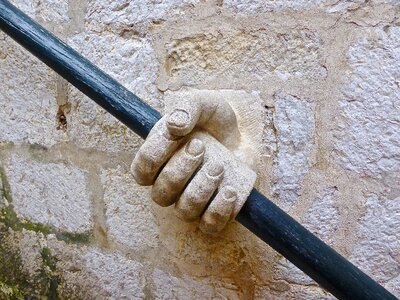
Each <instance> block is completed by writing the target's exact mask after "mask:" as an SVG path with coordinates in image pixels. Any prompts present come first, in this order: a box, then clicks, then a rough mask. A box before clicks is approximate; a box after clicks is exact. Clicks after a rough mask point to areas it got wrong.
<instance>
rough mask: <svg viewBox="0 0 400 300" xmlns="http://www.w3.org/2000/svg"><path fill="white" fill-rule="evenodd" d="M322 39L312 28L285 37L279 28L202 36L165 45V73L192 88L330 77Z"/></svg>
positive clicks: (172, 82)
mask: <svg viewBox="0 0 400 300" xmlns="http://www.w3.org/2000/svg"><path fill="white" fill-rule="evenodd" d="M321 43H322V41H321V39H320V37H319V36H318V35H317V34H316V33H315V32H312V31H310V30H308V29H294V30H291V31H290V32H287V33H284V34H281V33H279V32H275V31H274V30H265V29H259V30H254V31H243V30H242V31H237V32H226V33H225V32H218V33H202V34H196V35H190V36H186V37H183V38H179V39H175V40H173V41H172V42H171V43H168V44H167V45H166V48H167V54H166V58H165V61H166V63H165V73H166V76H168V77H169V79H168V81H169V84H172V85H174V84H177V83H178V84H182V83H184V84H185V85H193V84H200V83H204V82H212V81H213V80H216V79H217V78H219V77H221V76H224V77H227V78H235V77H236V76H238V75H237V74H240V75H241V76H242V77H244V78H245V77H251V78H256V79H260V78H263V77H266V76H271V75H276V76H278V77H279V78H281V79H283V80H286V79H288V78H290V77H306V78H320V77H325V76H326V69H325V67H323V62H322V58H321V57H322V56H321V52H320V51H321V50H320V48H321Z"/></svg>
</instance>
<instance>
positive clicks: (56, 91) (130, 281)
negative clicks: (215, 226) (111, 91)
mask: <svg viewBox="0 0 400 300" xmlns="http://www.w3.org/2000/svg"><path fill="white" fill-rule="evenodd" d="M13 2H14V3H15V4H16V5H17V6H18V7H20V8H21V9H22V10H24V11H25V12H26V13H28V14H29V15H30V16H31V17H33V18H35V19H36V20H37V21H38V22H40V23H41V24H42V25H44V26H45V27H46V28H48V29H50V30H51V31H53V32H55V33H56V34H57V35H58V36H60V37H61V38H62V39H63V40H64V41H66V42H67V43H68V44H70V45H72V46H73V47H74V48H75V49H77V50H78V51H79V52H82V53H83V54H84V55H85V56H87V57H88V58H89V59H90V60H92V61H93V62H94V63H95V64H97V65H99V66H100V67H101V68H102V69H104V70H106V71H107V72H108V73H110V74H111V75H112V76H113V77H115V78H116V79H117V80H118V81H120V82H121V83H123V84H124V85H125V86H126V87H127V88H128V89H130V90H132V91H133V92H135V93H136V94H138V95H139V96H140V97H141V98H143V99H144V100H145V101H146V102H147V103H149V104H151V105H153V106H154V107H156V108H157V109H159V110H160V111H161V110H163V109H164V106H166V107H167V104H166V101H167V100H168V99H167V98H174V97H175V95H176V93H177V90H179V89H180V88H184V89H185V90H189V91H190V90H191V89H197V90H210V91H213V90H215V91H218V93H221V95H223V96H221V97H223V98H229V99H230V100H234V99H238V98H240V99H241V100H242V101H238V107H239V108H241V107H245V108H246V109H248V110H250V111H254V112H257V114H255V113H254V115H253V116H252V115H250V117H252V120H253V122H254V123H255V124H257V126H256V127H254V128H253V127H251V126H248V125H244V127H246V129H248V130H249V131H252V132H254V133H256V134H255V135H256V138H255V139H254V143H255V144H257V147H258V149H259V152H260V153H259V154H260V158H259V161H258V162H257V170H258V172H259V176H258V182H257V188H258V189H259V190H260V191H261V192H262V193H264V194H265V195H266V196H268V197H269V198H270V199H272V200H273V201H275V202H276V203H277V204H279V205H280V206H282V207H283V208H284V209H285V210H287V211H288V212H289V213H290V214H291V215H292V216H293V217H294V218H296V219H297V220H299V221H300V222H301V223H303V224H304V225H305V226H306V227H307V228H309V229H310V230H311V231H312V232H314V233H315V234H316V235H318V236H319V237H321V238H322V239H324V240H325V241H326V242H327V243H329V244H330V245H332V246H333V247H334V248H335V249H337V250H338V251H339V252H340V253H341V254H342V255H344V256H345V257H347V258H349V259H350V260H352V261H353V262H354V263H356V264H357V265H358V266H359V267H360V268H361V269H363V270H365V271H366V272H367V273H368V274H369V275H371V276H372V277H373V278H374V279H376V280H378V281H379V282H380V283H382V284H383V285H384V286H385V287H386V288H387V289H389V290H390V291H392V292H393V293H394V294H395V295H396V296H397V297H400V290H399V286H400V275H399V274H400V273H399V270H400V260H399V252H400V246H399V243H398V241H399V240H400V231H399V230H398V228H399V226H400V224H399V222H400V221H399V215H400V211H399V205H398V203H400V198H399V195H400V188H399V182H400V157H399V153H400V144H399V141H400V136H399V132H400V128H399V125H400V120H399V116H400V107H399V103H400V83H399V78H400V74H399V70H400V65H399V61H400V54H399V49H400V40H399V36H400V30H399V26H398V16H399V15H400V5H399V4H400V2H399V1H398V0H371V1H366V0H354V1H352V0H340V1H336V0H326V1H324V0H310V1H306V0H301V1H289V0H287V1H285V0H279V1H259V0H254V1H239V0H225V1H220V0H215V1H214V0H212V1H208V0H207V1H197V0H182V1H172V0H171V1H144V0H137V1H125V0H117V1H108V0H107V1H100V0H68V1H66V0H60V1H55V0H40V1H39V0H13ZM0 78H1V82H0V91H1V92H0V106H1V109H0V120H1V122H0V173H1V176H2V180H1V184H2V185H3V187H2V188H1V187H0V191H1V192H2V193H3V194H4V196H5V197H6V199H7V202H6V203H5V204H6V205H3V206H2V207H1V205H2V204H1V203H4V202H2V200H0V210H1V212H0V298H1V299H2V298H5V299H7V298H11V296H13V297H14V298H16V299H18V298H24V297H25V298H38V299H41V298H49V294H52V295H57V296H58V297H59V298H66V299H100V300H101V299H132V298H134V299H135V297H136V298H138V299H174V298H175V299H198V298H199V299H208V298H216V299H224V298H225V299H226V298H228V299H296V300H297V299H304V300H306V299H307V300H308V299H332V296H331V295H329V294H328V293H326V292H324V291H323V290H322V289H321V288H319V287H318V286H317V285H316V284H315V283H314V282H312V280H310V279H309V278H308V277H307V276H306V275H304V274H302V272H300V271H299V270H297V269H296V268H295V267H294V266H293V265H292V264H291V263H290V262H288V261H287V260H285V259H284V258H283V257H281V256H280V255H278V254H276V253H275V252H274V251H273V250H272V249H271V248H269V247H267V246H265V245H264V243H262V242H261V241H260V240H259V239H257V238H256V237H254V236H253V235H252V234H250V233H249V232H248V231H247V230H246V229H244V228H243V227H242V226H240V225H239V224H237V223H235V222H234V223H232V224H229V225H228V226H227V228H226V229H225V230H224V231H223V232H222V233H220V234H218V235H217V236H208V235H205V234H203V233H201V232H200V231H199V230H198V229H196V228H197V225H198V224H196V223H193V224H186V223H184V222H182V221H180V220H179V219H177V218H176V216H175V213H174V210H173V208H159V207H157V206H156V205H154V204H152V202H151V199H150V196H149V190H148V189H147V188H141V187H139V186H138V185H137V184H136V183H135V182H133V179H132V178H131V176H130V174H129V173H128V170H129V165H130V164H131V162H132V159H133V157H134V155H135V152H136V150H137V149H138V147H139V146H140V144H141V143H142V141H141V140H140V139H139V138H138V137H137V136H136V135H135V134H133V133H131V132H129V130H127V129H126V128H125V127H124V126H122V125H121V124H119V123H118V122H117V121H116V120H115V119H114V118H113V117H111V116H109V115H108V114H107V113H106V112H104V111H103V110H102V109H101V108H99V107H98V106H97V105H95V104H94V103H92V102H91V101H90V100H89V99H87V98H86V97H84V96H83V95H82V94H81V93H80V92H78V91H77V90H75V89H74V88H72V87H71V86H70V85H68V84H66V83H65V82H64V81H63V80H61V79H60V78H59V76H57V75H56V74H54V72H52V71H50V70H49V69H48V68H47V67H45V66H44V65H43V64H42V63H40V62H39V61H38V60H36V59H35V58H33V57H32V56H31V55H29V54H27V53H26V52H25V51H24V50H23V49H22V48H21V47H20V46H18V45H17V44H16V43H15V42H13V41H12V40H11V39H10V38H8V37H6V36H5V34H4V33H0ZM247 124H250V123H247ZM8 186H9V187H10V191H9V190H8ZM0 199H1V196H0ZM53 233H55V235H54V234H53ZM62 240H65V241H68V243H66V242H64V241H62ZM4 295H6V296H4ZM54 298H55V297H54Z"/></svg>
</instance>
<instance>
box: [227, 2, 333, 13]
mask: <svg viewBox="0 0 400 300" xmlns="http://www.w3.org/2000/svg"><path fill="white" fill-rule="evenodd" d="M326 1H327V0H297V1H291V0H266V1H263V0H252V1H243V0H225V1H223V4H224V7H226V8H229V9H231V10H233V11H235V12H240V13H247V14H258V13H265V12H271V11H276V10H282V9H295V10H300V9H307V8H310V7H315V6H318V5H319V4H321V3H324V2H326Z"/></svg>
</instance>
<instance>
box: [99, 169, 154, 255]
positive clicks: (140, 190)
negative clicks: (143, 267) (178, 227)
mask: <svg viewBox="0 0 400 300" xmlns="http://www.w3.org/2000/svg"><path fill="white" fill-rule="evenodd" d="M101 181H102V183H103V185H104V201H105V208H106V212H105V214H106V224H107V228H108V232H109V234H110V237H111V239H112V240H114V241H115V242H118V243H120V244H123V245H126V246H128V247H130V248H134V249H135V251H140V250H142V252H145V251H146V250H147V251H148V250H149V249H150V248H154V247H157V245H158V228H157V223H156V220H155V219H154V216H153V214H152V212H151V210H150V204H151V202H150V201H151V200H150V199H149V198H150V196H149V189H148V188H146V187H141V186H140V185H138V184H137V183H136V182H134V181H133V180H132V175H131V174H130V172H128V171H126V170H125V171H124V170H122V169H121V167H119V168H116V169H108V170H103V171H102V173H101Z"/></svg>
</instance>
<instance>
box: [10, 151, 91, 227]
mask: <svg viewBox="0 0 400 300" xmlns="http://www.w3.org/2000/svg"><path fill="white" fill-rule="evenodd" d="M5 169H6V174H7V176H8V178H9V181H10V186H11V192H12V196H13V206H14V209H15V211H16V213H17V214H18V215H19V216H20V217H22V218H24V219H28V220H30V221H33V222H38V223H43V224H46V225H52V226H54V227H56V228H58V229H61V230H66V231H71V232H78V233H81V232H84V231H87V230H90V229H91V226H92V212H91V209H90V201H89V194H88V191H87V188H86V178H85V173H84V172H83V171H82V170H80V169H78V168H76V167H73V166H70V165H68V164H63V163H41V162H36V161H34V160H30V159H28V158H25V157H22V156H20V155H13V156H12V157H11V158H10V160H9V161H8V162H7V165H6V168H5Z"/></svg>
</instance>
